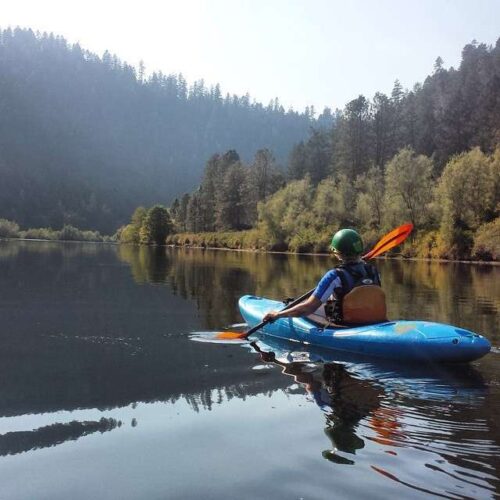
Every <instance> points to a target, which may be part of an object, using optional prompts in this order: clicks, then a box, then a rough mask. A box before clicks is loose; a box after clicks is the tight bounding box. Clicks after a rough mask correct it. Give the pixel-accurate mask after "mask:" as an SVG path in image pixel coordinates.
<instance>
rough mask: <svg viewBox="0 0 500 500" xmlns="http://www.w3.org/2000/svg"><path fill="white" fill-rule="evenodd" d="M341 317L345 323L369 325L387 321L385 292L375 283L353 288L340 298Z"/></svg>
mask: <svg viewBox="0 0 500 500" xmlns="http://www.w3.org/2000/svg"><path fill="white" fill-rule="evenodd" d="M342 319H343V323H345V324H346V325H351V326H352V325H369V324H373V323H383V322H384V321H387V306H386V302H385V293H384V290H382V288H381V287H379V286H376V285H362V286H357V287H355V288H353V289H352V290H351V291H350V292H349V293H347V294H346V295H344V297H343V300H342Z"/></svg>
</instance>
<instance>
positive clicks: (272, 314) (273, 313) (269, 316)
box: [262, 311, 279, 323]
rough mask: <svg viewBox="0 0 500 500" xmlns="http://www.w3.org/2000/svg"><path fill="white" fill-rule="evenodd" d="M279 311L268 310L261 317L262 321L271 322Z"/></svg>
mask: <svg viewBox="0 0 500 500" xmlns="http://www.w3.org/2000/svg"><path fill="white" fill-rule="evenodd" d="M278 314H279V311H269V312H268V313H267V314H266V315H265V316H264V317H263V318H262V321H269V322H270V323H272V322H273V321H274V320H275V319H277V317H278Z"/></svg>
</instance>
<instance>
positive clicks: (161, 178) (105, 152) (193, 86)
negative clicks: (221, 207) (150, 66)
mask: <svg viewBox="0 0 500 500" xmlns="http://www.w3.org/2000/svg"><path fill="white" fill-rule="evenodd" d="M0 75H1V77H0V176H1V179H2V182H1V183H0V217H3V218H5V219H9V220H14V221H16V222H17V223H19V224H20V225H21V226H22V227H52V228H61V227H62V226H63V225H65V224H67V225H72V226H76V227H81V228H92V229H96V230H99V231H101V232H105V233H108V234H109V233H111V232H112V231H114V230H115V229H116V227H118V226H119V225H122V224H124V223H125V222H126V220H127V219H128V216H129V214H130V213H131V212H132V211H133V209H134V208H135V207H136V206H139V205H145V206H151V205H153V204H154V203H157V202H160V203H163V204H170V203H171V202H172V200H173V199H174V198H175V196H178V195H179V194H180V193H183V192H185V191H189V190H191V189H193V187H194V186H196V185H197V184H198V183H199V181H200V177H201V174H202V168H203V163H204V161H205V160H206V158H208V157H209V156H210V155H211V154H213V152H214V151H225V150H228V149H237V150H238V151H239V153H240V155H241V156H242V158H244V159H246V160H247V161H250V160H251V158H252V157H253V155H254V154H255V151H257V150H258V149H261V148H269V149H272V151H273V152H274V154H275V156H276V158H278V161H280V162H285V161H286V158H287V156H288V154H289V152H290V150H291V148H292V147H293V145H294V144H295V143H296V142H298V141H299V140H301V139H303V138H305V137H307V133H308V130H309V127H310V126H311V125H313V124H314V125H319V124H324V125H327V124H328V125H329V124H330V123H331V121H332V120H333V117H332V114H331V113H330V112H329V111H328V110H326V111H325V113H323V114H322V115H321V116H320V117H318V118H317V119H316V118H314V110H313V109H311V108H308V109H306V110H305V111H304V112H297V111H294V110H292V109H288V110H285V109H284V108H283V106H282V105H281V104H280V102H279V100H278V99H274V100H272V102H270V103H269V104H268V105H263V104H261V103H259V102H255V101H254V100H253V99H252V98H251V97H250V96H249V95H245V96H236V95H230V94H224V93H223V92H222V90H221V87H220V85H218V84H217V85H213V86H208V85H206V84H205V83H204V82H203V80H199V81H195V82H192V83H188V82H187V81H186V79H185V78H184V77H183V76H182V74H170V75H165V74H162V73H161V72H153V73H148V74H146V70H145V68H144V66H143V65H139V68H134V67H133V66H131V65H129V64H127V63H125V62H123V61H121V60H120V59H119V58H118V57H116V56H115V55H112V54H110V53H109V52H105V53H104V54H103V55H102V56H98V55H96V54H93V53H91V52H89V51H86V50H84V49H83V48H82V47H80V45H78V44H73V45H71V44H68V42H66V40H64V38H62V37H59V36H54V35H53V34H47V33H34V32H33V31H32V30H29V29H20V28H16V29H4V30H0Z"/></svg>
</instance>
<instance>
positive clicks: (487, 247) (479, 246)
mask: <svg viewBox="0 0 500 500" xmlns="http://www.w3.org/2000/svg"><path fill="white" fill-rule="evenodd" d="M472 254H473V258H475V259H478V260H500V217H497V218H496V219H495V220H494V221H492V222H488V223H487V224H483V225H482V226H480V227H479V228H478V230H477V232H476V235H475V237H474V246H473V249H472Z"/></svg>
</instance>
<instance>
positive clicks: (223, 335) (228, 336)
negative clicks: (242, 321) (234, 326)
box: [215, 332, 247, 340]
mask: <svg viewBox="0 0 500 500" xmlns="http://www.w3.org/2000/svg"><path fill="white" fill-rule="evenodd" d="M246 337H247V334H246V332H239V333H238V332H219V333H218V334H217V335H216V336H215V338H216V339H217V340H239V339H245V338H246Z"/></svg>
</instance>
